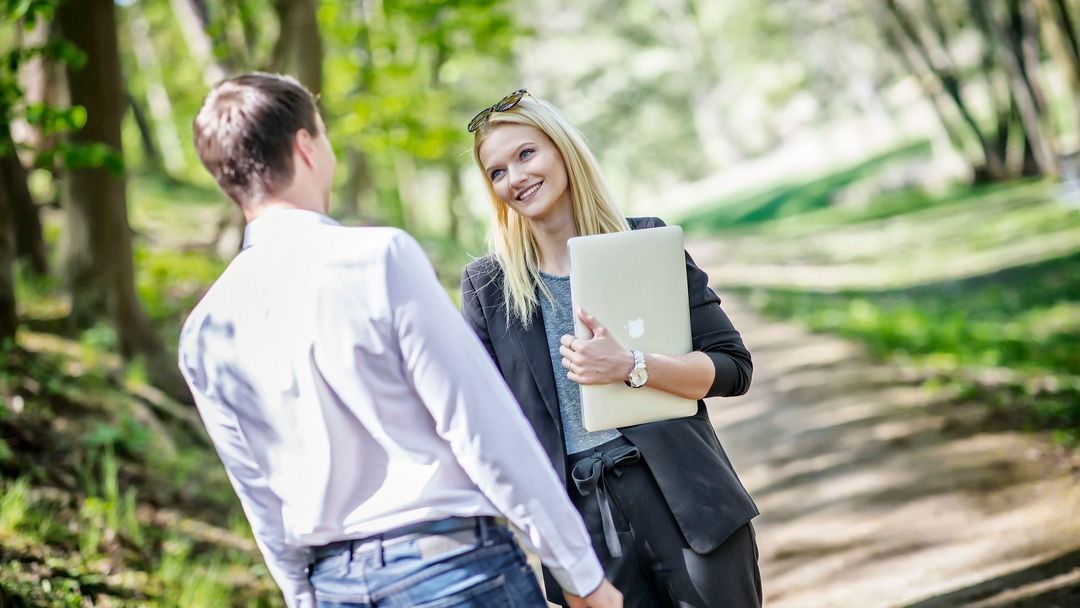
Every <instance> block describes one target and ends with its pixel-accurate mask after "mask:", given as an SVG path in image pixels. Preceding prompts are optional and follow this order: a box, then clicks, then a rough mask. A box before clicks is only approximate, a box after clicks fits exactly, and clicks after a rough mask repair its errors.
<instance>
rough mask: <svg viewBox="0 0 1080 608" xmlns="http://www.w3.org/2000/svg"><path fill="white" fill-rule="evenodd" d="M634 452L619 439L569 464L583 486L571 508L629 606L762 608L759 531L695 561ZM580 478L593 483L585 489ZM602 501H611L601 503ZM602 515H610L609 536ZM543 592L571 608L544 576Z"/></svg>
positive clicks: (739, 533)
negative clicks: (573, 508)
mask: <svg viewBox="0 0 1080 608" xmlns="http://www.w3.org/2000/svg"><path fill="white" fill-rule="evenodd" d="M636 452H637V449H636V448H634V447H633V444H631V443H630V441H629V440H627V439H626V438H625V437H619V438H616V439H613V440H611V441H609V442H607V443H604V444H602V445H600V446H597V447H596V448H593V449H592V450H588V451H585V452H579V453H577V454H571V455H570V456H568V457H567V463H568V465H569V467H570V469H571V471H573V472H574V475H572V476H571V479H573V478H574V477H576V478H578V482H577V483H575V482H574V481H570V482H569V485H570V487H569V493H570V497H571V500H572V501H573V503H574V506H575V507H577V509H578V512H579V513H581V516H582V519H584V521H585V527H586V528H587V529H588V531H589V534H590V536H591V537H592V544H593V548H594V549H595V550H596V555H597V557H599V558H600V563H601V564H602V565H603V566H604V572H605V574H606V575H607V578H608V580H610V581H611V582H612V583H613V584H614V585H615V587H616V588H618V589H619V590H620V591H622V593H623V598H624V606H625V607H626V608H635V607H637V608H660V607H669V608H720V607H723V608H758V607H760V606H761V603H762V594H761V575H760V572H759V570H758V564H757V560H758V551H757V543H756V540H755V538H754V528H753V526H752V525H751V524H750V523H749V522H747V524H746V525H745V526H743V527H741V528H739V529H738V530H736V531H735V532H733V533H732V535H731V536H730V537H728V539H727V540H726V541H724V543H723V544H721V545H720V546H719V547H717V548H716V549H714V550H713V551H710V552H709V553H706V554H700V553H696V552H695V551H694V550H693V549H691V548H690V546H689V545H688V544H687V542H686V539H685V538H684V537H683V534H682V531H681V530H680V529H679V526H678V523H677V522H676V521H675V518H674V516H673V515H672V514H671V511H670V510H669V509H668V506H667V502H666V501H665V500H664V497H663V496H662V495H661V494H660V488H659V487H657V485H656V481H655V480H654V479H653V476H652V473H651V472H650V471H649V467H648V463H646V462H645V461H644V460H640V459H639V458H636ZM582 478H595V480H592V479H590V480H589V481H587V482H586V483H584V484H582V483H581V479H582ZM581 486H584V488H581ZM579 488H581V489H579ZM583 490H584V492H587V494H585V493H583ZM598 494H601V495H604V497H605V498H606V501H604V500H602V499H601V500H598ZM602 502H606V503H607V508H606V509H605V508H604V507H603V506H602ZM604 510H608V511H609V512H610V518H609V519H608V521H609V524H608V525H607V526H606V527H607V528H608V533H607V534H605V522H604V520H605V519H606V517H605V515H604V513H603V511H604ZM612 536H614V537H615V538H612ZM616 541H617V542H616ZM619 553H621V555H619V556H617V554H619ZM544 585H545V588H546V589H547V590H548V592H547V595H548V600H549V601H551V602H554V603H557V604H560V605H565V600H564V599H563V597H562V591H561V590H560V589H559V587H558V584H557V583H556V582H555V580H554V579H553V578H552V577H551V576H550V574H548V573H547V572H546V571H545V576H544Z"/></svg>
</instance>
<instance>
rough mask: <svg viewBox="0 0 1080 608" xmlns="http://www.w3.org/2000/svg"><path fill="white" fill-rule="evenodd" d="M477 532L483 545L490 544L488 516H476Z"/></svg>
mask: <svg viewBox="0 0 1080 608" xmlns="http://www.w3.org/2000/svg"><path fill="white" fill-rule="evenodd" d="M476 527H477V534H478V535H479V536H480V544H481V545H482V546H484V547H486V546H488V545H490V544H491V542H492V541H491V529H490V527H489V526H488V518H486V517H477V518H476Z"/></svg>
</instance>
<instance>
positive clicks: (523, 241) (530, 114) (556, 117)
mask: <svg viewBox="0 0 1080 608" xmlns="http://www.w3.org/2000/svg"><path fill="white" fill-rule="evenodd" d="M504 124H517V125H528V126H530V127H533V128H535V129H537V130H539V131H540V132H541V133H543V134H545V135H547V136H548V137H549V138H550V139H551V141H552V142H553V143H554V144H555V148H556V149H558V151H559V154H560V155H561V156H562V160H563V164H564V165H565V166H566V176H567V181H568V184H569V187H570V201H571V206H572V209H573V212H574V222H575V224H576V225H577V233H578V234H579V235H581V236H586V235H592V234H606V233H609V232H622V231H624V230H629V229H630V226H629V224H627V222H626V218H625V217H623V215H622V213H621V212H620V211H619V209H618V208H617V207H616V206H615V203H614V202H613V200H612V197H611V193H610V192H609V191H608V188H607V184H606V183H605V182H604V178H603V176H602V175H601V174H600V166H599V164H598V163H597V162H596V158H595V157H594V156H593V154H592V152H591V151H590V150H589V147H588V146H587V145H586V144H585V138H584V137H583V136H582V135H581V133H579V132H578V130H577V129H575V128H574V127H573V126H572V125H571V124H570V123H569V122H567V120H566V118H564V117H563V116H562V114H560V113H559V111H558V110H556V109H555V107H554V106H552V105H551V104H550V103H548V102H546V101H543V100H542V99H537V98H536V97H531V96H528V95H526V96H525V97H523V98H522V99H521V101H519V102H518V104H517V105H516V106H514V107H513V108H510V109H509V110H507V111H505V112H492V113H491V115H490V116H489V117H488V120H487V122H486V123H485V124H483V125H482V126H481V127H480V128H479V129H477V131H476V133H475V136H474V138H473V158H474V159H475V161H476V164H477V166H479V167H480V173H481V174H483V175H484V184H486V185H487V190H488V197H489V199H490V201H491V209H492V211H494V214H495V222H494V223H492V225H491V229H490V231H489V234H488V249H489V253H490V254H491V255H492V256H493V257H494V258H495V261H496V262H497V263H498V264H499V267H500V268H501V269H502V272H503V300H504V301H505V302H506V314H507V320H508V321H509V317H510V316H511V315H513V316H516V317H517V318H518V319H519V320H520V321H521V323H522V325H524V326H525V327H528V326H529V324H530V323H531V321H532V317H533V315H534V314H535V312H536V307H537V306H539V304H540V301H539V298H538V296H537V294H536V290H537V288H539V289H540V290H541V292H542V293H543V295H544V296H545V297H547V298H549V299H550V298H551V294H550V293H549V292H548V290H547V288H546V287H545V286H544V282H543V281H542V280H541V279H540V249H539V247H538V245H537V244H536V239H535V238H534V237H533V234H532V230H531V228H530V226H529V220H528V219H527V218H524V217H522V216H520V215H518V213H517V212H515V211H514V210H513V209H511V208H510V206H509V205H507V204H506V203H504V202H503V201H502V200H500V199H499V197H498V196H497V195H496V194H495V188H494V186H493V185H492V183H491V180H490V179H488V177H487V175H486V173H485V172H484V166H483V164H482V163H481V162H480V146H482V145H483V143H484V141H485V140H486V139H487V136H488V135H489V134H490V133H491V131H492V129H494V128H496V127H498V126H499V125H504Z"/></svg>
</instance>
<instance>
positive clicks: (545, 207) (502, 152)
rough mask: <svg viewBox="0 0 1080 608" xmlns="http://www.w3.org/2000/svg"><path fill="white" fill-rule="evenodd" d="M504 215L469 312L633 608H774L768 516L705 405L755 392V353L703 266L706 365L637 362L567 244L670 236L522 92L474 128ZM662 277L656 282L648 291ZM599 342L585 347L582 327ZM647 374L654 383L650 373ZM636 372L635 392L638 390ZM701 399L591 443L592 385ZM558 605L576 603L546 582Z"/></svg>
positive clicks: (698, 360) (496, 215) (476, 269)
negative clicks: (581, 296)
mask: <svg viewBox="0 0 1080 608" xmlns="http://www.w3.org/2000/svg"><path fill="white" fill-rule="evenodd" d="M469 131H470V132H472V133H473V134H474V144H473V151H474V156H475V160H476V163H477V165H478V166H479V168H480V170H481V172H482V173H483V176H484V183H485V184H487V189H488V194H489V195H490V199H491V209H492V214H493V221H492V239H491V251H490V254H489V255H488V256H486V257H484V258H482V259H479V260H477V261H475V262H473V263H472V264H470V265H469V266H468V267H467V268H466V269H465V271H464V273H463V275H462V309H463V313H464V315H465V317H466V319H467V320H468V322H469V324H470V325H471V326H472V328H473V330H474V331H475V332H476V333H477V335H478V336H479V337H480V339H481V341H482V342H483V343H484V345H485V346H486V347H487V350H488V353H489V354H490V355H491V357H492V358H493V359H494V360H495V362H496V364H497V365H498V367H499V370H500V372H501V373H502V375H503V377H504V378H505V379H506V381H507V383H508V384H509V386H510V388H511V390H512V391H513V393H514V395H515V397H517V400H518V402H519V404H520V407H521V409H522V411H523V412H524V413H525V416H526V417H527V418H528V420H529V422H530V423H531V424H532V427H533V429H534V430H535V431H536V435H537V436H538V437H539V439H540V442H541V444H542V445H543V446H544V449H545V451H546V453H547V455H548V458H549V459H550V460H551V462H552V464H553V465H554V467H555V470H556V472H557V473H558V474H559V475H560V476H561V478H562V479H563V481H564V482H565V484H566V488H567V491H568V493H569V494H570V497H571V499H572V500H573V502H574V505H575V506H576V507H577V508H578V511H579V512H580V513H581V514H582V518H583V519H584V520H585V525H586V527H587V528H588V530H589V533H590V535H591V537H592V541H593V546H594V548H595V549H596V552H597V555H598V556H599V557H600V560H601V563H602V564H603V566H604V569H605V572H606V574H607V576H608V578H609V579H610V580H611V581H612V582H613V583H614V584H615V586H616V587H618V588H619V590H621V591H622V592H623V594H624V598H625V605H626V606H641V607H650V608H651V607H657V606H671V607H674V608H686V607H702V608H712V607H718V606H725V607H744V606H760V604H761V582H760V576H759V572H758V566H757V547H756V543H755V539H754V535H753V528H752V526H751V524H750V520H751V519H752V518H753V517H754V516H756V515H757V513H758V512H757V508H756V507H755V506H754V502H753V500H752V499H751V498H750V496H749V495H748V494H747V492H746V490H745V489H744V488H743V486H742V484H741V483H740V482H739V479H738V477H737V476H736V474H735V471H734V469H733V468H732V465H731V462H730V461H729V460H728V457H727V455H726V454H725V453H724V450H723V448H722V447H721V446H720V443H719V441H718V440H717V438H716V434H715V432H714V431H713V427H712V424H711V423H710V421H709V417H708V413H707V411H706V408H705V404H704V402H702V401H701V399H704V398H706V397H713V396H732V395H740V394H742V393H745V392H746V390H747V389H748V388H749V385H750V376H751V371H752V366H751V362H750V353H749V352H748V351H747V350H746V348H745V347H744V346H743V343H742V339H741V337H740V336H739V332H738V331H736V330H735V328H734V327H733V326H732V324H731V321H730V320H729V319H728V317H727V316H726V315H725V314H724V312H723V310H721V308H720V300H719V298H718V297H717V296H716V294H715V293H713V291H712V290H711V289H709V287H708V277H707V276H706V275H705V273H704V272H703V271H702V270H701V269H699V268H698V267H697V266H696V265H695V264H694V263H693V261H692V260H691V259H690V257H689V256H687V258H686V274H687V283H688V287H689V300H690V319H691V330H692V333H693V345H694V351H693V352H691V353H688V354H686V355H682V356H674V357H673V356H665V355H661V354H657V353H633V352H631V351H629V350H626V349H624V348H623V347H622V346H621V345H619V344H618V342H616V341H615V340H614V339H613V338H612V336H611V335H610V333H608V331H607V330H606V328H605V327H604V325H603V322H604V319H597V318H595V317H593V316H592V315H590V314H589V313H588V312H587V311H582V310H579V311H572V310H571V305H570V283H569V276H568V275H569V264H568V258H567V250H566V241H567V239H569V238H571V237H575V236H579V235H591V234H602V233H608V232H618V231H622V230H634V229H638V228H650V227H654V226H661V225H663V222H662V221H660V220H659V219H658V218H630V219H627V218H624V217H623V216H622V214H621V213H619V211H618V209H617V208H616V206H615V205H614V203H613V202H612V199H611V196H610V194H609V193H608V190H607V188H606V186H605V184H604V180H603V177H602V176H601V174H600V171H599V169H598V166H597V163H596V160H595V158H594V157H593V155H592V153H591V152H590V151H589V149H588V147H587V146H586V145H585V142H584V140H583V138H582V137H581V135H580V134H579V133H578V132H577V131H576V130H575V129H574V128H573V127H572V126H570V125H569V124H568V123H567V121H566V120H565V118H563V117H562V115H561V114H560V113H559V112H558V111H557V110H556V109H555V108H554V107H553V106H552V105H551V104H549V103H547V102H544V101H542V100H540V99H537V98H535V97H532V96H530V95H529V94H528V93H527V92H526V91H524V90H519V91H515V92H514V93H512V94H510V95H508V96H507V97H505V98H503V99H502V100H500V101H499V102H498V103H496V104H495V105H493V106H491V107H489V108H486V109H484V110H483V111H481V112H480V113H479V114H477V115H476V117H475V118H474V119H473V120H472V122H470V124H469ZM647 280H648V279H647V277H644V278H643V281H647ZM575 314H577V315H579V316H580V318H581V320H582V321H583V322H584V323H585V325H586V326H587V327H589V328H590V329H591V330H592V333H593V337H592V338H591V339H588V340H585V339H575V338H574V337H573V335H572V334H573V315H575ZM642 364H643V367H644V371H645V372H646V373H645V374H642V373H641V372H640V371H635V370H640V368H641V367H642ZM631 371H635V375H634V378H630V373H631ZM643 375H645V377H646V379H645V381H644V383H643V384H644V385H647V386H649V387H651V388H654V389H657V390H662V391H666V392H669V393H673V394H676V395H680V396H682V397H685V398H689V399H697V400H698V409H697V413H696V414H695V415H693V416H690V417H686V418H678V419H673V420H667V421H661V422H652V423H648V424H642V425H638V426H633V427H627V428H620V429H612V430H609V431H601V432H588V431H586V430H585V428H584V427H583V426H582V423H581V402H580V391H579V389H578V385H581V384H606V383H612V382H628V383H630V380H633V383H634V384H635V385H637V386H641V385H642V382H641V378H642V376H643ZM545 586H546V587H547V590H548V597H549V599H550V600H551V601H553V602H556V603H558V602H559V601H560V600H561V595H562V594H561V593H559V590H558V587H557V584H556V583H555V581H554V580H553V579H552V578H551V577H550V576H545Z"/></svg>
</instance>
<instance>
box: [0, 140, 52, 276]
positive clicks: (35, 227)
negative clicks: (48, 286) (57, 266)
mask: <svg viewBox="0 0 1080 608" xmlns="http://www.w3.org/2000/svg"><path fill="white" fill-rule="evenodd" d="M5 150H10V153H7V152H4V151H5ZM0 190H3V195H4V196H5V198H6V200H7V206H8V214H9V218H8V223H9V224H10V225H11V227H12V231H13V236H14V239H15V241H14V246H15V253H14V255H15V257H17V258H21V259H24V260H26V261H27V264H28V267H29V268H30V271H31V272H33V273H34V274H37V275H44V274H47V273H48V272H49V257H48V250H47V249H46V247H45V237H44V235H43V234H42V231H41V216H40V215H39V214H38V208H37V205H36V204H34V199H33V197H32V196H30V189H29V188H28V187H27V185H26V169H25V168H24V167H23V165H22V162H21V161H20V160H19V155H18V154H16V153H15V144H14V143H13V142H12V141H11V132H10V130H9V129H8V125H2V126H0Z"/></svg>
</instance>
